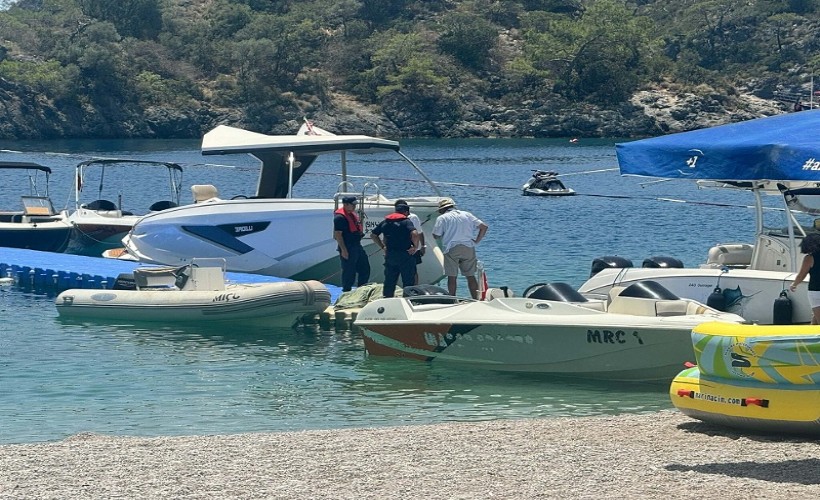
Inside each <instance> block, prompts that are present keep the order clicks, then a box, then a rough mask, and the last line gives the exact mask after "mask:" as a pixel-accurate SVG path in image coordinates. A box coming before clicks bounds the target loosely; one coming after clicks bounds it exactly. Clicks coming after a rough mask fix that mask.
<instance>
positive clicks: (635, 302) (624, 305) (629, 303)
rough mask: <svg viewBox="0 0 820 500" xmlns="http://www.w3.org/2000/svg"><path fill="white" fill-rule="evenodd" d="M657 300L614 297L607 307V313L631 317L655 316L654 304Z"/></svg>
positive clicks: (656, 313)
mask: <svg viewBox="0 0 820 500" xmlns="http://www.w3.org/2000/svg"><path fill="white" fill-rule="evenodd" d="M657 302H658V301H657V300H653V299H641V298H637V297H621V296H618V297H614V298H613V299H612V302H610V304H609V307H607V312H610V313H616V314H631V315H633V316H657V315H658V312H657V308H656V307H655V304H656V303H657Z"/></svg>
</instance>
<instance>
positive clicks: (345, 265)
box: [333, 196, 370, 292]
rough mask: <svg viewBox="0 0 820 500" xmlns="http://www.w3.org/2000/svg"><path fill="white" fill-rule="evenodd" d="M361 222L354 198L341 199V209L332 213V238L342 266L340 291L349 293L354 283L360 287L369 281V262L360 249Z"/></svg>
mask: <svg viewBox="0 0 820 500" xmlns="http://www.w3.org/2000/svg"><path fill="white" fill-rule="evenodd" d="M362 237H364V231H363V229H362V221H361V220H360V219H359V216H358V215H357V214H356V197H355V196H345V197H344V198H342V207H341V208H340V209H338V210H336V211H335V212H333V238H334V239H335V240H336V243H337V244H338V248H337V250H338V252H339V259H340V261H341V264H342V291H343V292H349V291H350V289H351V288H353V283H356V275H357V274H358V278H359V279H358V285H357V286H362V285H364V284H365V283H367V282H368V281H369V280H370V261H369V260H368V258H367V254H366V253H365V251H364V248H362Z"/></svg>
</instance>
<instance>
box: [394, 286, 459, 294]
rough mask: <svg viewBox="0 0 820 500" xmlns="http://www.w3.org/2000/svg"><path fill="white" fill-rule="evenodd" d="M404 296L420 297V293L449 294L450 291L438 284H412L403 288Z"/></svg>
mask: <svg viewBox="0 0 820 500" xmlns="http://www.w3.org/2000/svg"><path fill="white" fill-rule="evenodd" d="M402 295H403V296H404V297H418V296H419V295H447V296H449V295H450V293H449V292H448V291H447V290H445V289H444V288H441V287H440V286H436V285H411V286H406V287H404V288H402Z"/></svg>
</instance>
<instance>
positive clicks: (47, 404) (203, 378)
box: [0, 139, 754, 443]
mask: <svg viewBox="0 0 820 500" xmlns="http://www.w3.org/2000/svg"><path fill="white" fill-rule="evenodd" d="M614 144H615V141H605V140H581V141H579V142H577V143H570V142H568V141H567V140H511V139H505V140H491V139H475V140H439V141H405V142H403V150H404V152H405V153H406V154H407V155H408V156H410V157H411V158H413V159H414V160H415V161H416V162H417V163H418V164H419V165H420V166H421V167H422V168H423V169H424V170H425V172H426V173H427V174H428V175H429V176H430V177H432V178H433V179H434V180H437V181H441V182H443V183H442V184H441V185H440V188H441V190H442V191H443V193H444V194H446V195H448V196H452V197H453V198H454V199H455V200H456V201H457V202H458V204H459V206H460V207H461V208H464V209H467V210H470V211H472V212H473V213H475V214H476V215H477V216H478V217H480V218H481V219H483V220H484V221H485V222H486V223H487V224H489V226H490V231H489V233H488V235H487V238H486V239H485V240H484V241H483V242H482V244H481V245H480V246H479V249H478V252H479V257H480V258H481V260H482V261H483V262H484V264H485V266H486V268H487V270H488V274H489V281H490V285H491V286H499V285H508V286H510V287H511V288H512V289H513V290H515V291H518V292H519V293H520V292H521V291H523V289H524V288H526V287H527V286H529V285H531V284H533V283H537V282H547V281H565V282H567V283H570V284H572V285H573V286H578V285H580V284H581V283H582V282H583V281H584V280H585V279H586V277H587V276H588V275H589V269H590V265H591V262H592V260H593V259H595V258H596V257H600V256H603V255H620V256H624V257H627V258H630V259H632V260H633V262H634V263H635V265H637V266H640V264H641V262H642V261H643V259H644V258H647V257H650V256H653V255H670V256H674V257H677V258H680V259H682V260H683V261H684V263H685V264H687V265H696V264H698V263H700V262H702V261H703V260H704V259H705V255H706V251H707V250H708V248H709V247H710V246H712V245H714V244H715V243H718V242H723V243H725V242H731V241H749V240H750V238H751V237H752V231H753V220H754V214H753V212H752V210H750V209H749V208H746V206H747V205H749V204H751V203H752V200H751V198H749V197H747V196H745V195H744V194H743V193H728V192H721V191H715V190H698V189H696V187H695V186H694V185H692V184H688V183H683V182H664V183H651V184H642V183H645V182H646V180H645V179H638V178H629V177H621V176H620V175H619V174H618V172H617V171H616V170H615V169H616V167H617V164H616V160H615V149H614ZM198 146H199V143H198V141H59V142H56V141H54V142H17V143H4V144H2V145H0V148H3V149H7V150H15V151H24V152H25V153H10V152H4V153H0V160H8V161H10V160H19V161H34V162H38V163H41V164H43V165H47V166H50V167H52V169H54V174H53V175H52V178H51V195H52V198H53V199H54V203H55V205H57V206H58V208H59V207H62V206H63V205H66V204H67V205H68V206H71V203H73V201H72V200H73V198H72V196H73V194H72V188H71V183H72V180H73V175H74V169H73V167H74V165H76V163H78V162H79V161H81V160H84V159H88V157H92V156H99V157H127V158H137V159H151V160H162V161H174V162H178V163H180V164H181V165H183V167H184V168H185V173H184V183H183V186H184V191H183V201H185V202H187V201H188V200H190V192H189V191H188V189H189V188H190V185H192V184H214V185H216V186H217V187H218V189H219V191H220V195H221V196H223V197H231V196H234V195H238V194H250V193H251V191H252V190H253V187H254V185H255V181H256V168H255V161H254V160H253V159H251V158H248V157H245V156H211V157H203V156H201V155H200V153H199V150H198ZM53 153H60V154H59V155H58V154H53ZM385 160H389V161H387V162H386V163H385ZM349 162H350V170H351V173H352V174H354V175H359V176H364V177H357V178H356V181H355V182H356V186H357V188H359V189H360V188H361V186H362V184H363V183H364V182H366V181H370V182H375V183H376V184H378V186H379V189H380V190H381V192H382V193H384V194H385V195H387V196H390V197H394V196H399V195H402V194H429V190H428V189H426V187H425V186H424V185H423V184H422V183H420V182H419V180H420V178H419V177H418V176H417V175H415V173H414V172H412V171H411V170H410V169H408V168H407V167H406V166H405V165H403V164H402V163H401V162H400V161H396V160H395V159H393V157H390V156H383V155H373V156H367V157H364V158H361V159H360V158H355V159H350V160H349ZM331 165H332V162H331V161H329V160H325V159H320V160H319V161H318V162H317V164H316V165H315V166H314V167H313V169H312V171H311V173H309V174H308V175H306V177H305V178H304V179H303V180H302V181H301V182H300V183H299V184H298V185H297V188H296V193H295V194H296V195H297V196H316V197H328V196H329V195H330V194H331V193H333V192H334V191H335V189H336V186H337V184H338V183H339V181H340V179H339V178H338V177H336V176H334V175H332V174H334V173H335V170H334V169H333V168H332V167H331ZM537 168H538V169H549V170H556V171H558V172H560V173H561V174H563V175H565V177H564V178H563V179H564V182H565V183H566V184H567V185H568V186H569V187H572V188H574V189H575V190H576V191H577V192H578V193H579V194H578V195H577V196H575V197H568V198H560V199H549V198H538V197H524V196H522V195H521V192H520V191H519V190H518V188H519V187H520V186H521V185H522V184H523V183H524V182H525V181H526V180H527V178H529V176H530V175H531V170H532V169H537ZM106 176H107V177H106V180H105V185H106V189H109V188H111V187H113V188H114V189H115V190H116V191H117V193H118V194H121V195H122V196H123V200H124V201H123V203H124V205H125V206H126V207H128V208H135V209H139V207H143V206H144V207H147V206H148V205H150V204H151V202H153V201H156V198H157V196H158V194H157V193H165V192H166V191H167V188H166V187H165V186H166V185H167V178H166V177H165V176H164V174H163V175H160V174H159V173H158V172H157V171H156V170H154V171H149V170H146V169H140V168H136V167H135V168H131V169H128V170H124V171H122V172H115V171H114V170H113V169H112V170H111V171H109V172H107V173H106ZM376 177H379V178H378V179H376ZM17 182H23V183H24V182H27V181H25V179H24V178H21V179H20V180H12V179H8V178H7V179H4V182H3V185H4V189H3V190H2V192H1V193H0V207H3V208H5V207H11V208H15V207H17V205H18V204H19V193H18V192H17V191H16V190H13V187H14V186H15V185H16V183H17ZM21 186H25V184H22V185H21ZM86 186H87V187H86V189H87V190H88V189H89V187H88V184H87V185H86ZM91 189H98V185H96V184H93V183H92V188H91ZM162 197H163V196H161V198H162ZM460 289H461V290H465V287H464V283H461V284H460ZM0 313H1V314H2V318H3V328H2V331H0V443H26V442H38V441H51V440H58V439H62V438H65V437H67V436H70V435H72V434H75V433H78V432H98V433H105V434H112V435H140V436H158V435H180V434H212V433H235V432H252V431H282V430H298V429H316V428H321V429H329V428H342V427H362V426H384V425H399V424H426V423H434V422H445V421H474V420H489V419H505V418H520V417H555V416H580V415H599V414H615V413H622V412H647V411H655V410H658V409H661V408H669V407H671V404H670V402H669V400H668V396H667V395H666V391H667V387H664V386H650V385H641V384H606V383H591V382H583V381H575V380H566V379H558V378H554V377H549V376H539V375H526V374H504V373H496V372H489V371H483V370H464V369H451V368H447V367H442V366H439V365H430V364H424V363H419V362H415V361H403V360H392V359H378V358H369V357H368V356H367V355H366V354H365V351H364V347H363V343H362V341H361V339H360V338H359V337H358V336H357V335H354V334H351V333H349V332H346V333H340V332H324V331H319V330H318V329H317V328H303V329H300V330H275V329H248V328H245V327H242V326H241V325H233V326H230V327H225V328H222V329H213V328H209V327H207V326H204V325H186V326H185V327H178V326H174V327H159V326H156V325H153V326H151V325H147V326H146V325H112V324H99V323H76V322H66V321H62V320H60V319H59V318H58V317H57V313H56V311H55V309H54V307H53V299H52V298H49V297H44V296H37V295H29V294H25V293H23V292H21V291H19V290H15V289H12V288H8V287H5V288H0Z"/></svg>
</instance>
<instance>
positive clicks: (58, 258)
mask: <svg viewBox="0 0 820 500" xmlns="http://www.w3.org/2000/svg"><path fill="white" fill-rule="evenodd" d="M140 265H143V264H140V263H138V262H131V261H127V260H116V259H104V258H101V257H86V256H82V255H70V254H64V253H52V252H39V251H36V250H23V249H18V248H6V247H0V278H6V279H7V278H11V279H13V280H14V283H15V284H16V285H17V286H18V287H21V288H23V289H25V290H27V291H33V292H35V293H47V294H48V293H54V294H56V293H59V292H61V291H63V290H68V289H69V288H100V289H102V288H111V287H113V286H114V281H116V279H117V276H119V275H120V274H122V273H130V272H132V271H133V270H134V268H136V267H139V266H140ZM226 278H227V279H229V280H230V281H233V282H235V283H270V282H277V281H290V280H288V279H286V278H277V277H274V276H264V275H261V274H248V273H226ZM325 286H327V289H328V290H329V291H330V298H331V301H332V302H336V299H338V298H339V296H340V295H341V294H342V290H341V288H339V287H337V286H334V285H325Z"/></svg>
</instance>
